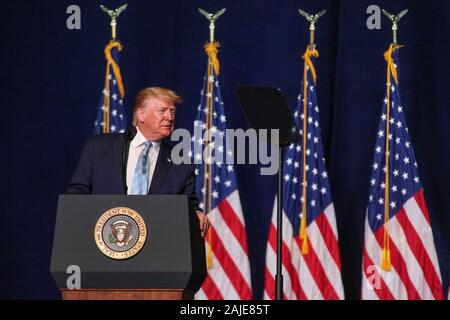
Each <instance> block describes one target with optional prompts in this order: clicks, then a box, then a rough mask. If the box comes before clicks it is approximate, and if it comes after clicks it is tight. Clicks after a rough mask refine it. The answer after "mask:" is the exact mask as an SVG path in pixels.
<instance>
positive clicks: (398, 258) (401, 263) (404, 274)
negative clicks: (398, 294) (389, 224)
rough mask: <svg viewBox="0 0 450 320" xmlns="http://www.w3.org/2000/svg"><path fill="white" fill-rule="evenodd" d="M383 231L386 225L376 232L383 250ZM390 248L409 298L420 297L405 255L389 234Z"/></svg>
mask: <svg viewBox="0 0 450 320" xmlns="http://www.w3.org/2000/svg"><path fill="white" fill-rule="evenodd" d="M383 232H384V226H381V227H380V228H379V229H378V230H377V231H376V232H375V234H374V235H375V238H376V239H377V241H378V244H379V245H380V248H381V250H382V249H383ZM389 248H390V250H391V263H392V266H393V267H394V268H395V270H397V274H398V276H399V277H400V279H401V281H402V282H403V285H404V286H405V288H406V292H407V294H408V300H418V299H420V296H419V293H418V292H417V290H416V288H415V287H414V285H413V283H412V281H411V279H410V277H409V274H408V271H407V268H406V262H405V260H404V259H403V256H402V255H401V253H400V252H399V251H398V249H397V246H396V245H395V243H394V242H393V241H392V239H391V237H390V236H389Z"/></svg>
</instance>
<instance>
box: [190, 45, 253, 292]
mask: <svg viewBox="0 0 450 320" xmlns="http://www.w3.org/2000/svg"><path fill="white" fill-rule="evenodd" d="M214 47H215V49H214ZM217 47H218V44H217V43H209V44H207V45H206V49H207V50H208V48H209V49H211V51H209V52H212V53H209V54H208V55H209V59H208V68H207V69H208V70H207V72H206V76H205V78H204V81H203V89H202V91H201V99H200V104H199V106H198V109H197V111H198V112H197V119H196V121H195V122H194V137H193V138H192V146H193V152H192V153H191V154H190V156H191V157H193V159H194V161H195V163H196V168H195V174H196V178H197V179H196V181H197V184H196V188H197V189H196V191H197V195H198V197H199V199H200V201H201V203H200V207H201V209H202V210H204V212H205V213H207V216H208V218H209V219H210V221H211V227H210V229H209V232H208V234H207V235H206V237H205V240H206V255H207V262H208V263H207V264H208V273H207V277H206V280H205V282H204V283H203V285H202V287H201V288H200V290H199V291H198V292H197V294H196V296H195V298H196V299H209V300H221V299H252V298H253V293H252V287H251V278H250V263H249V258H248V255H249V253H248V245H247V235H246V229H245V221H244V215H243V213H242V207H241V202H240V198H239V190H238V185H237V179H236V173H235V171H234V169H235V168H234V166H233V165H232V164H226V159H227V158H231V157H232V153H231V151H228V150H227V144H226V141H225V140H226V139H225V132H226V128H227V126H226V116H225V110H224V104H223V102H222V97H221V94H220V87H219V78H218V76H217V71H218V68H217V67H218V60H217ZM207 52H208V51H207ZM214 52H215V54H214ZM211 54H212V55H213V56H211ZM214 61H215V63H213V62H214ZM214 65H215V66H216V67H215V66H214ZM207 129H210V132H211V133H212V135H216V136H217V137H219V138H224V139H223V140H224V142H223V144H221V143H218V142H217V143H214V139H211V138H208V135H207V134H206V135H205V131H206V130H207ZM208 141H210V143H208ZM217 141H219V140H217ZM205 149H208V150H205ZM205 151H206V152H205ZM209 151H210V155H211V156H212V157H215V160H214V161H210V165H208V163H206V161H205V159H204V158H203V154H204V152H205V154H209ZM207 159H208V158H207Z"/></svg>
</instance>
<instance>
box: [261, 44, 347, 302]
mask: <svg viewBox="0 0 450 320" xmlns="http://www.w3.org/2000/svg"><path fill="white" fill-rule="evenodd" d="M314 56H316V57H317V56H318V53H317V51H316V50H310V49H309V48H308V49H307V51H306V53H305V55H304V56H303V57H304V59H305V65H304V76H303V81H302V89H301V93H300V95H299V96H298V103H297V108H296V110H295V113H294V117H295V123H296V126H297V128H299V141H298V142H297V143H294V144H291V145H290V146H289V148H288V149H287V150H286V151H285V153H284V157H283V161H284V163H283V186H282V188H283V206H282V208H283V222H282V223H283V248H282V254H283V260H282V265H283V268H282V272H283V278H284V281H283V299H315V300H319V299H343V298H344V289H343V285H342V278H341V261H340V255H339V247H338V233H337V227H336V218H335V213H334V207H333V202H332V198H331V190H330V184H329V181H328V173H327V170H326V166H325V159H324V157H323V151H322V144H321V131H320V126H319V107H318V104H317V93H316V84H315V70H314V65H313V59H311V57H314ZM304 109H306V114H305V111H304ZM304 121H305V122H304ZM305 127H306V132H305V130H304V129H305ZM304 139H305V140H304ZM304 142H306V150H304V149H303V145H304ZM303 159H306V161H304V160H303ZM305 162H306V165H305V167H304V166H303V164H304V163H305ZM304 172H305V173H306V175H304ZM304 176H305V181H303V177H304ZM303 186H305V189H304V190H303ZM304 192H305V193H306V195H304ZM302 195H303V197H302ZM303 199H305V202H303ZM303 203H304V204H305V207H304V208H303ZM276 208H277V204H276V200H275V204H274V209H273V214H272V223H271V226H270V230H269V240H268V244H267V251H266V269H265V290H264V298H265V299H274V298H275V274H276V239H277V236H276V234H277V223H276V215H277V212H276ZM303 211H305V212H306V216H304V215H303V213H302V212H303ZM302 218H303V219H305V220H304V231H306V242H307V248H306V247H304V245H306V244H304V241H305V240H302V239H300V233H301V229H302V226H301V225H302V222H301V221H302ZM302 246H303V248H302Z"/></svg>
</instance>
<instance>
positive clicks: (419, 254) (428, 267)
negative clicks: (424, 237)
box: [396, 208, 444, 300]
mask: <svg viewBox="0 0 450 320" xmlns="http://www.w3.org/2000/svg"><path fill="white" fill-rule="evenodd" d="M396 218H397V220H398V222H399V223H400V225H401V227H402V229H403V231H404V233H405V237H406V240H407V241H408V244H409V247H410V248H411V251H412V252H413V254H414V256H415V257H416V259H417V261H418V263H419V265H420V267H421V268H422V270H423V273H424V276H425V280H426V282H427V283H428V286H429V287H430V289H431V292H432V293H433V296H434V298H435V299H440V300H442V299H443V298H444V296H443V292H442V286H441V281H440V279H439V276H438V275H437V273H436V270H435V269H434V265H433V263H432V261H431V259H430V257H429V255H428V252H427V250H426V248H425V247H424V245H423V243H422V241H421V239H420V237H419V236H418V235H417V232H416V230H415V228H414V227H413V225H412V224H411V222H410V221H409V219H408V216H407V213H406V211H405V209H404V208H402V209H401V210H400V211H399V213H397V215H396Z"/></svg>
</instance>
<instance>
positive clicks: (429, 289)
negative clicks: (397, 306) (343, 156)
mask: <svg viewBox="0 0 450 320" xmlns="http://www.w3.org/2000/svg"><path fill="white" fill-rule="evenodd" d="M384 57H385V59H386V61H387V79H386V80H387V81H386V82H387V86H386V95H385V99H384V104H383V108H382V114H381V118H380V124H379V128H378V133H377V140H376V146H375V153H374V162H373V165H372V178H371V180H370V185H371V187H370V194H369V202H368V206H367V219H366V223H365V236H364V237H365V239H364V251H363V270H362V275H363V281H362V298H363V299H401V300H405V299H443V289H442V279H441V274H440V270H439V264H438V259H437V255H436V249H435V246H434V240H433V233H432V229H431V224H430V217H429V215H428V209H427V205H426V202H425V198H424V191H423V187H422V185H421V183H420V179H419V173H418V170H417V163H416V158H415V156H414V151H413V147H412V143H411V138H410V136H409V133H408V128H407V125H406V120H405V108H404V106H403V105H402V103H401V101H400V90H399V86H398V78H397V76H398V70H399V60H398V49H395V47H394V46H393V45H392V44H391V46H390V48H389V50H388V51H386V52H385V54H384ZM386 138H387V139H386ZM386 140H387V141H388V153H387V154H386V144H387V143H386ZM386 157H388V161H387V163H388V166H386ZM386 172H388V174H387V175H386ZM383 252H384V254H383ZM383 257H384V258H383Z"/></svg>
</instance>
